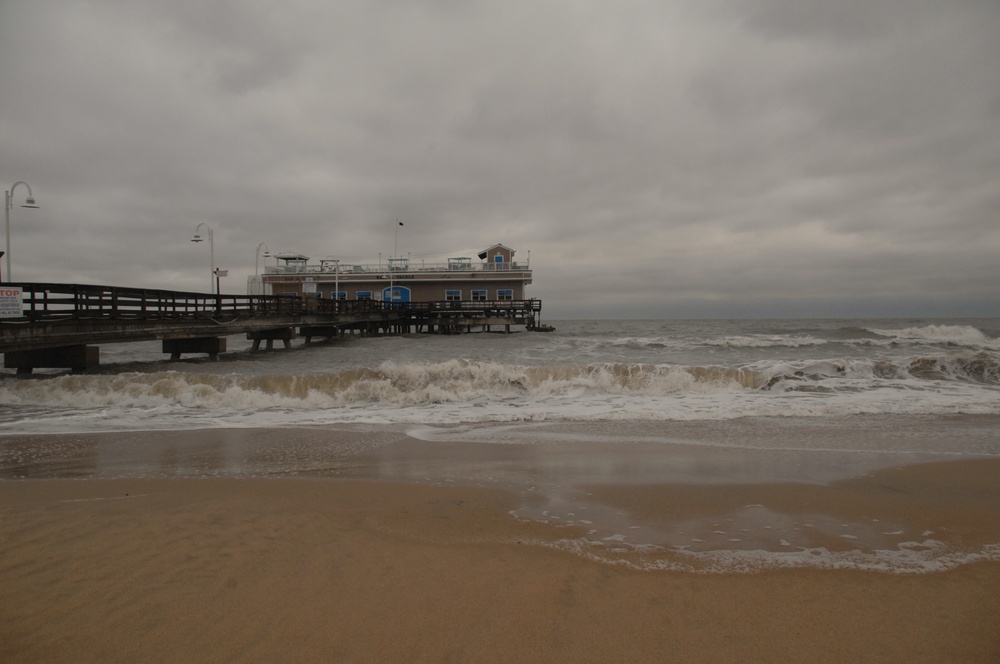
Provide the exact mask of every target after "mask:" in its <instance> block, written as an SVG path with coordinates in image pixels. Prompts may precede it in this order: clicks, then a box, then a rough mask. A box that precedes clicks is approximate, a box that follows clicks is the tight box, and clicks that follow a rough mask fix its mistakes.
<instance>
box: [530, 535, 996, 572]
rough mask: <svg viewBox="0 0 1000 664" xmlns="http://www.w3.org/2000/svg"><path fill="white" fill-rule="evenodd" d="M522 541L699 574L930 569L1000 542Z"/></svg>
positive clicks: (985, 555)
mask: <svg viewBox="0 0 1000 664" xmlns="http://www.w3.org/2000/svg"><path fill="white" fill-rule="evenodd" d="M522 543H524V544H531V545H535V546H542V547H546V548H554V549H559V550H563V551H569V552H571V553H574V554H576V555H579V556H582V557H584V558H587V559H589V560H594V561H597V562H602V563H608V564H613V565H622V566H625V567H629V568H633V569H637V570H665V571H678V572H687V573H700V574H732V573H742V574H747V573H750V574H753V573H759V572H764V571H767V570H773V569H828V570H857V571H865V572H881V573H886V574H929V573H933V572H943V571H947V570H950V569H955V568H957V567H962V566H964V565H971V564H974V563H980V562H997V561H1000V544H988V545H984V546H981V547H976V548H973V549H970V550H963V549H952V548H948V547H945V546H943V545H941V544H940V542H933V541H928V542H924V543H920V545H919V546H916V547H909V546H902V545H901V546H899V547H898V548H896V549H883V550H874V551H862V550H852V551H830V550H829V549H826V548H823V547H816V548H802V549H796V550H793V551H761V550H752V551H745V550H717V551H690V550H688V549H686V548H683V547H675V548H671V549H666V548H663V547H653V546H649V545H643V546H641V547H638V546H637V547H629V545H628V544H627V543H625V542H618V543H617V545H616V546H615V547H613V548H609V547H606V546H603V545H602V543H600V542H596V543H595V542H593V541H591V540H588V539H586V538H577V539H562V540H558V541H555V542H549V541H545V540H522Z"/></svg>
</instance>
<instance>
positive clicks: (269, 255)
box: [260, 249, 272, 258]
mask: <svg viewBox="0 0 1000 664" xmlns="http://www.w3.org/2000/svg"><path fill="white" fill-rule="evenodd" d="M271 256H272V254H271V252H270V251H268V250H267V249H265V250H264V253H262V254H261V255H260V257H261V258H270V257H271Z"/></svg>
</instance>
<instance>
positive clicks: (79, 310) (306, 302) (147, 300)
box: [3, 283, 541, 321]
mask: <svg viewBox="0 0 1000 664" xmlns="http://www.w3.org/2000/svg"><path fill="white" fill-rule="evenodd" d="M12 285H14V286H19V287H20V288H21V289H22V292H23V296H22V302H23V306H22V311H23V316H22V320H23V319H27V320H29V321H52V320H82V319H100V318H107V319H127V318H135V319H145V320H157V319H184V318H199V317H204V318H211V317H215V316H218V315H220V314H231V315H237V316H247V317H256V316H298V315H306V314H313V315H320V316H325V315H329V316H337V315H340V314H368V313H372V314H374V313H380V314H392V313H398V314H399V315H400V317H409V316H420V315H422V314H424V315H426V314H430V313H439V314H444V313H447V312H450V313H452V314H461V313H477V314H485V315H490V314H494V313H495V314H498V315H511V314H513V313H517V312H524V313H529V312H538V311H541V301H540V300H499V301H493V300H491V301H475V302H471V301H461V302H386V301H379V300H331V299H323V298H316V297H297V296H287V295H233V294H225V293H223V294H220V295H215V294H211V293H193V292H184V291H170V290H158V289H146V288H123V287H118V286H90V285H80V284H47V283H24V284H12ZM3 320H8V321H10V320H11V319H9V318H8V319H3ZM15 320H16V319H15Z"/></svg>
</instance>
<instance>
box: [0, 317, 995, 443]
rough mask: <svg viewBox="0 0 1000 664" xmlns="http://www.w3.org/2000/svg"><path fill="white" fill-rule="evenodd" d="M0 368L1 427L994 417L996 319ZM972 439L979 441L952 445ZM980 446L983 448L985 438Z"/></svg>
mask: <svg viewBox="0 0 1000 664" xmlns="http://www.w3.org/2000/svg"><path fill="white" fill-rule="evenodd" d="M553 324H554V325H555V327H556V330H555V331H554V332H550V333H538V332H519V333H514V334H509V335H508V334H495V333H481V334H466V335H447V336H441V335H429V334H418V335H407V336H397V337H373V338H361V337H349V338H345V339H342V340H335V341H333V342H330V343H314V344H312V345H310V346H305V345H301V342H299V344H300V345H296V346H294V347H293V348H292V349H290V350H278V351H274V352H258V353H253V352H250V350H249V342H247V341H245V340H242V339H240V338H239V337H230V338H229V348H230V351H231V352H229V353H227V354H225V355H223V356H222V357H221V359H220V360H218V361H210V360H208V359H207V358H204V357H201V358H199V357H197V356H191V358H192V359H185V360H183V361H180V362H169V361H167V360H166V359H165V356H164V355H163V354H162V353H161V352H160V347H159V343H158V342H154V343H133V344H118V345H107V346H103V347H102V348H101V353H102V357H101V361H102V366H101V368H100V369H99V370H96V371H93V372H92V373H88V374H83V375H69V374H67V373H65V372H60V373H56V374H50V375H44V374H42V373H41V372H39V373H38V375H36V376H35V377H34V378H31V379H28V380H22V379H19V378H16V377H15V376H14V375H13V373H12V371H10V370H6V372H5V373H3V374H0V405H2V409H0V426H2V427H3V431H4V433H7V434H11V433H65V432H85V431H130V430H148V429H178V428H202V427H288V426H326V425H334V424H405V425H427V426H434V425H445V424H447V425H454V424H459V423H460V424H465V425H474V424H478V423H482V424H496V423H525V422H589V421H609V420H611V421H616V422H624V423H628V422H632V421H694V420H697V421H706V420H711V421H718V420H730V419H734V418H744V417H773V416H779V417H788V416H796V417H819V416H822V417H852V416H857V415H879V414H893V415H909V416H918V415H955V414H965V415H976V414H986V415H995V414H1000V320H998V319H981V320H965V319H963V320H887V319H886V320H773V321H772V320H731V321H715V320H713V321H607V320H597V321H553ZM966 451H968V452H981V451H985V450H966ZM989 451H990V452H991V453H995V452H997V449H995V448H994V449H991V450H989Z"/></svg>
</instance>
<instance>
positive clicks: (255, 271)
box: [253, 242, 271, 276]
mask: <svg viewBox="0 0 1000 664" xmlns="http://www.w3.org/2000/svg"><path fill="white" fill-rule="evenodd" d="M262 248H263V249H264V253H263V254H261V253H260V250H261V249H262ZM262 257H263V258H270V257H271V250H270V249H269V248H268V247H267V243H265V242H261V243H260V244H258V245H257V253H256V254H254V261H253V274H254V276H257V275H259V274H260V259H261V258H262ZM266 267H267V266H265V268H266Z"/></svg>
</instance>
